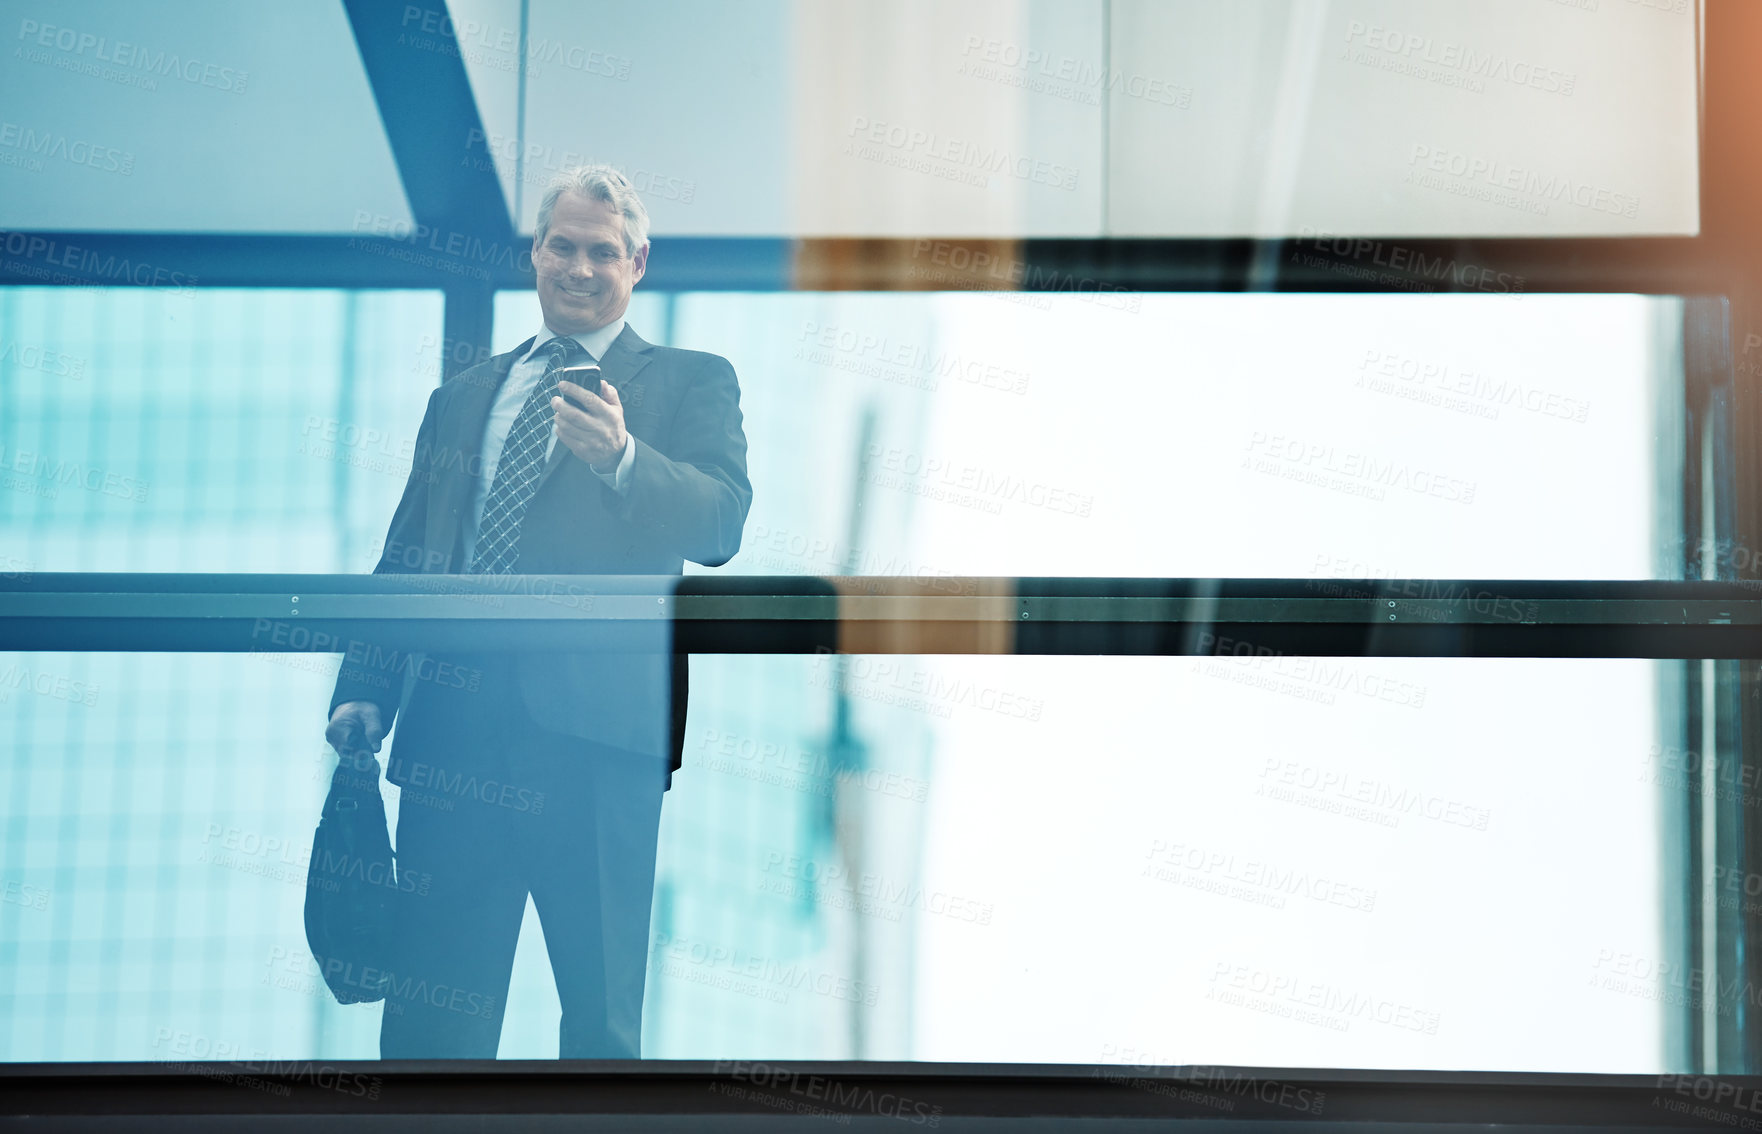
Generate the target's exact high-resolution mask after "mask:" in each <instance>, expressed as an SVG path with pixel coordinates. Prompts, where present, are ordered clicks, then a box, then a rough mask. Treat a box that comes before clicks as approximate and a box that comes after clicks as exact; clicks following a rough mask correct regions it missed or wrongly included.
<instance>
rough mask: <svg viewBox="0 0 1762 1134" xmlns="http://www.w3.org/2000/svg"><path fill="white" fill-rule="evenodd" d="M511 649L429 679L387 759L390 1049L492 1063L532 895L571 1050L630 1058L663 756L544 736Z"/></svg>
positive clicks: (386, 1021) (638, 1024) (461, 662)
mask: <svg viewBox="0 0 1762 1134" xmlns="http://www.w3.org/2000/svg"><path fill="white" fill-rule="evenodd" d="M512 660H513V659H512V657H511V656H509V655H500V656H498V655H474V656H471V657H465V658H455V659H453V665H454V667H455V668H454V669H453V670H452V671H451V672H453V673H468V674H472V675H473V682H472V683H473V685H474V686H475V689H474V690H470V691H467V690H462V689H451V688H446V687H443V686H439V685H434V684H424V683H421V682H419V683H418V685H417V688H416V690H415V691H414V693H413V694H412V696H411V700H410V704H409V706H408V708H407V709H406V710H405V713H404V715H403V716H402V717H401V719H400V720H399V722H398V733H399V734H401V735H397V734H394V737H393V747H392V751H391V754H390V757H389V759H388V762H387V772H388V776H389V778H390V779H391V780H392V781H393V782H394V783H398V784H399V785H400V787H401V788H402V792H401V794H400V798H399V803H398V820H397V837H396V844H395V845H396V850H397V864H398V871H399V878H400V884H401V888H400V891H399V893H398V895H397V899H398V900H397V906H396V914H395V916H394V919H393V920H394V925H395V929H394V933H393V947H392V951H391V956H390V958H389V961H390V965H389V967H390V969H391V972H392V977H391V980H390V983H389V990H388V992H387V995H386V1001H385V1008H384V1012H383V1015H382V1018H381V1025H380V1055H381V1057H382V1058H385V1059H493V1058H495V1056H496V1050H497V1046H498V1044H499V1042H500V1037H501V1030H502V1016H503V1012H504V1010H505V1007H506V1002H507V994H508V984H509V978H510V976H511V974H512V972H513V964H514V948H515V944H516V942H517V941H518V938H519V934H520V925H521V921H522V919H523V917H524V915H525V911H526V899H527V896H528V895H529V894H530V895H531V897H532V901H533V905H534V907H535V908H536V909H537V911H538V917H539V923H540V925H541V926H542V928H543V930H544V940H545V945H546V950H547V952H548V953H549V955H550V962H551V972H552V975H553V977H554V978H555V980H556V986H557V994H558V998H559V999H560V1000H561V1002H562V1008H563V1015H562V1024H561V1028H560V1031H559V1037H558V1041H559V1045H558V1051H559V1054H560V1055H561V1057H562V1058H564V1059H637V1058H640V1057H641V1054H642V1000H643V986H644V978H645V975H646V972H647V967H648V966H647V962H648V946H649V940H648V938H649V914H650V908H651V906H652V903H653V899H654V880H655V853H656V840H657V837H658V832H659V825H660V814H661V799H662V791H663V789H664V786H665V782H666V770H667V769H666V763H665V761H664V760H661V759H657V758H655V757H653V756H646V755H640V754H638V753H634V752H627V751H624V750H621V749H616V748H610V747H607V746H604V745H599V744H595V743H593V742H590V741H586V740H582V739H580V738H578V737H572V736H566V735H563V734H560V733H555V732H549V731H546V730H545V729H542V728H540V727H539V726H538V725H536V724H535V723H534V722H533V721H532V719H531V715H530V714H529V713H528V711H527V710H526V708H525V707H524V705H523V704H522V702H521V699H520V696H519V689H518V688H517V686H516V685H515V683H514V679H513V669H514V666H513V664H512Z"/></svg>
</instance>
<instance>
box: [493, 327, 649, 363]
mask: <svg viewBox="0 0 1762 1134" xmlns="http://www.w3.org/2000/svg"><path fill="white" fill-rule="evenodd" d="M624 327H625V321H624V320H623V319H622V318H618V319H614V320H612V321H611V322H610V323H607V324H606V325H605V326H603V327H601V328H600V329H599V330H597V331H583V332H581V333H580V334H579V335H570V336H569V337H570V338H572V339H574V340H575V341H576V342H578V343H580V344H581V349H582V350H585V351H586V352H587V353H588V354H590V355H592V356H593V360H594V361H595V362H599V361H600V360H602V359H604V358H605V357H606V351H608V350H610V349H611V348H612V343H613V342H615V341H616V340H617V338H618V336H619V335H621V334H623V333H624ZM558 337H560V336H558V335H556V334H555V333H553V332H552V331H551V329H550V328H549V327H547V326H545V325H544V324H543V323H540V324H539V327H538V334H537V335H535V336H533V340H532V349H531V350H529V351H527V352H526V353H525V354H523V355H521V356H520V358H519V362H525V361H526V360H527V359H529V358H531V357H532V356H533V355H535V354H537V353H538V351H539V348H540V347H542V346H544V345H545V344H546V343H548V342H550V341H551V340H552V339H554V338H558Z"/></svg>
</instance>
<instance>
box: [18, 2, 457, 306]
mask: <svg viewBox="0 0 1762 1134" xmlns="http://www.w3.org/2000/svg"><path fill="white" fill-rule="evenodd" d="M443 8H444V6H443ZM407 10H408V11H411V12H418V13H420V11H421V9H419V8H417V7H416V6H414V5H411V6H409V7H408V9H407ZM12 16H13V18H12V19H10V20H9V21H8V23H7V25H6V26H7V29H8V39H9V40H10V47H9V48H8V50H7V65H6V66H5V67H3V68H0V105H4V106H5V107H6V119H5V121H4V123H0V228H7V229H48V230H51V231H55V230H60V231H68V230H72V231H88V232H89V231H99V232H263V233H287V232H306V233H326V232H328V233H346V232H359V231H362V230H363V228H364V227H365V228H367V229H368V230H369V231H373V232H384V231H387V230H388V229H389V230H394V231H400V232H403V231H408V230H409V228H410V226H411V222H412V217H411V214H410V207H409V204H408V203H407V202H406V200H405V197H404V188H403V184H402V182H401V181H400V180H399V177H398V170H397V167H396V165H395V164H394V163H393V161H392V151H391V146H390V144H389V143H388V142H387V140H386V135H385V130H384V128H383V127H382V126H381V125H380V120H379V108H378V106H377V105H376V104H375V102H374V98H373V92H372V90H371V89H370V88H369V86H368V83H367V74H366V72H365V70H364V69H363V67H362V64H361V53H360V51H359V49H358V48H357V47H356V44H355V36H354V33H353V31H351V30H350V27H349V20H348V17H347V15H346V13H345V11H344V9H343V6H342V5H341V4H309V3H297V4H268V5H263V4H251V5H244V4H234V3H230V2H228V0H192V2H190V3H184V4H178V5H176V6H172V7H159V6H154V5H145V4H135V3H130V2H129V0H80V2H79V3H72V4H53V5H50V4H41V5H35V6H34V7H15V8H14V9H13V11H12ZM418 26H419V25H418ZM414 30H415V29H414V28H412V31H414ZM412 39H414V36H413V35H412ZM410 50H412V51H414V50H417V49H416V48H415V47H414V46H412V47H410ZM11 251H13V252H14V254H16V250H15V249H14V250H11ZM186 274H188V272H187V270H186Z"/></svg>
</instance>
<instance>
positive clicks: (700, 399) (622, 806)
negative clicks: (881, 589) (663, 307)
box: [326, 166, 752, 1059]
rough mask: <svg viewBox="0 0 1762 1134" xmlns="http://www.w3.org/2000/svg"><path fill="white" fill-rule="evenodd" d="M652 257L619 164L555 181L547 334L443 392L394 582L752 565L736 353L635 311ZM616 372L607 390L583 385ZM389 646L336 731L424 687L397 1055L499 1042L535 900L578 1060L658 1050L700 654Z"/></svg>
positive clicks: (360, 675)
mask: <svg viewBox="0 0 1762 1134" xmlns="http://www.w3.org/2000/svg"><path fill="white" fill-rule="evenodd" d="M648 254H649V248H648V214H647V212H646V210H645V209H644V208H643V205H642V202H641V200H640V199H639V198H638V197H637V195H636V192H635V191H634V190H633V189H632V188H631V186H630V183H629V181H627V180H626V179H625V178H624V177H623V175H622V174H620V173H618V172H617V171H616V170H615V169H612V168H611V167H609V166H588V167H583V168H579V169H574V170H571V171H569V172H567V173H565V174H564V175H562V176H561V177H559V178H558V179H557V180H556V181H555V182H554V183H553V184H552V185H551V186H550V188H549V189H548V190H547V191H546V192H545V195H544V197H543V199H542V203H541V204H540V207H539V213H538V225H537V232H536V234H535V235H534V237H533V242H532V258H533V266H534V270H535V273H536V275H537V277H538V298H539V306H540V308H541V309H542V311H543V313H544V322H543V325H542V326H541V327H539V328H538V329H537V332H536V333H535V334H534V335H533V337H532V338H530V339H528V340H526V341H525V342H523V343H521V344H520V345H519V346H517V347H515V348H514V349H513V350H512V351H509V352H508V353H506V354H502V355H497V356H496V357H494V358H491V359H488V360H487V361H485V362H483V363H481V364H480V365H478V366H475V367H473V368H471V369H469V370H467V371H465V372H463V373H461V374H459V375H456V376H455V377H453V378H452V379H451V380H449V381H448V382H446V383H445V384H444V385H443V386H441V388H440V389H438V390H436V391H435V392H434V394H433V395H432V396H431V397H430V398H429V401H428V410H427V413H426V414H425V415H424V417H423V420H422V427H421V431H420V433H419V434H418V440H417V446H416V459H415V462H414V467H413V468H412V469H411V473H410V479H409V483H408V484H407V485H406V486H405V489H404V495H403V499H402V500H401V501H400V502H399V504H398V508H397V511H396V513H395V514H394V515H393V517H392V522H391V528H390V530H389V532H388V533H387V535H386V543H385V550H384V552H383V554H382V555H381V557H380V560H379V563H378V565H377V566H376V567H375V568H374V570H375V573H408V572H413V571H420V572H426V573H470V574H483V575H499V574H516V573H517V574H595V573H599V574H619V575H645V574H674V575H676V574H679V573H680V572H681V571H682V570H683V566H684V563H683V561H684V560H686V559H690V560H692V561H694V562H697V563H702V564H706V565H709V566H715V565H718V564H721V563H724V562H726V561H727V560H728V559H729V558H731V557H732V556H733V555H734V553H735V552H736V551H737V550H738V549H739V546H740V537H741V530H742V528H743V526H744V525H745V522H746V516H747V510H748V508H749V506H750V505H751V502H752V487H751V485H750V484H749V482H748V480H747V474H746V437H745V435H744V433H743V432H742V429H741V413H740V389H739V386H738V384H737V382H736V380H735V375H734V370H733V368H732V367H731V366H730V365H729V364H728V362H727V361H726V360H725V359H722V358H719V357H717V356H715V355H712V354H703V353H699V352H696V351H687V350H676V349H673V348H669V347H659V346H651V345H650V344H649V343H646V342H644V341H643V340H642V338H641V337H639V336H638V335H637V333H636V332H635V331H634V330H633V329H631V328H630V327H629V326H628V325H627V324H626V323H625V321H624V312H625V309H626V308H627V307H628V305H629V302H630V293H631V289H632V288H633V287H634V286H635V285H636V283H637V281H639V280H641V279H642V277H643V273H644V270H645V269H646V267H647V264H648ZM593 362H597V363H598V364H599V366H600V367H601V369H602V373H603V381H602V382H601V383H600V385H599V388H598V389H583V388H581V387H578V386H576V385H574V384H573V383H570V382H562V383H560V384H559V380H558V378H557V372H558V371H559V370H560V369H562V368H564V367H568V366H578V365H585V364H589V363H593ZM369 656H370V658H371V662H372V664H354V663H350V664H346V665H345V667H344V669H343V670H342V672H341V673H340V674H339V677H338V681H337V687H336V693H335V695H334V696H333V698H332V701H331V716H330V724H329V728H328V730H327V732H326V736H327V739H329V741H330V742H331V743H332V744H333V745H335V746H337V747H338V749H339V751H340V750H341V749H342V748H344V747H345V746H356V745H359V744H360V743H361V742H362V741H363V740H365V742H366V743H367V744H369V745H370V746H371V747H372V748H373V750H374V751H378V750H379V746H380V742H381V741H382V740H383V739H384V737H385V736H386V734H387V732H388V731H389V730H390V728H391V725H392V719H393V716H394V714H395V713H397V711H398V708H399V702H400V700H402V701H403V702H404V704H403V712H402V716H401V718H400V719H399V722H398V723H399V727H398V735H397V737H396V740H395V743H394V744H393V750H392V752H391V753H390V754H389V757H388V760H387V775H388V778H390V779H391V780H392V781H393V782H394V783H398V784H400V785H402V787H403V796H402V801H401V803H400V806H399V816H398V825H397V840H396V843H397V856H398V866H399V870H400V873H405V872H414V876H415V877H420V878H422V879H423V881H424V883H425V885H424V886H423V887H422V888H420V889H411V890H408V891H401V892H400V893H399V894H398V895H397V900H398V905H397V912H396V915H395V919H394V920H395V922H396V931H395V934H394V936H395V942H394V945H395V947H394V949H393V951H392V955H391V956H390V957H389V958H388V967H389V969H390V973H391V977H390V980H389V982H388V985H387V993H386V1007H385V1011H384V1015H383V1017H382V1024H381V1029H380V1054H381V1055H382V1056H383V1057H385V1058H494V1056H495V1054H496V1047H497V1043H498V1040H499V1037H500V1034H501V1022H502V1012H503V1007H504V1002H505V999H506V995H507V989H508V980H509V975H510V972H511V970H512V966H513V958H514V946H515V942H516V940H517V939H518V936H519V931H520V923H521V918H522V915H523V913H524V911H525V907H526V899H527V895H528V894H530V895H531V896H532V899H533V904H534V906H535V907H536V909H537V911H538V916H539V920H540V923H541V925H542V927H543V929H544V938H545V944H546V946H547V948H548V950H549V953H550V959H551V969H552V973H553V974H554V976H555V978H556V984H557V992H558V994H559V996H560V998H561V1000H562V1006H563V1018H562V1026H561V1033H560V1048H559V1050H560V1053H561V1055H562V1056H563V1057H564V1058H599V1059H607V1058H638V1057H640V1055H641V1022H642V995H643V980H644V975H645V971H646V962H647V946H648V927H649V908H650V904H651V902H652V898H653V888H654V869H655V849H656V836H657V830H658V826H659V822H660V811H661V798H662V792H663V791H664V790H665V788H666V785H667V784H668V782H669V778H670V775H671V771H672V770H673V769H676V768H678V766H679V760H680V751H681V744H680V734H681V731H682V730H681V729H680V728H679V725H680V724H681V723H682V721H683V715H684V696H685V669H684V664H683V659H674V658H672V657H671V656H669V655H668V654H666V653H665V652H661V651H650V652H632V653H623V654H612V653H570V654H558V653H540V652H523V653H518V654H511V653H503V654H495V653H488V652H483V653H475V654H453V655H449V656H448V657H447V658H446V659H443V660H444V662H445V664H446V666H447V668H442V666H440V665H435V664H430V665H427V666H424V667H410V666H408V665H406V666H403V667H401V669H402V670H403V671H407V672H400V671H399V667H397V666H396V665H395V661H393V662H388V658H391V659H395V656H396V655H395V654H388V653H379V652H372V653H370V654H369ZM412 674H413V675H414V676H411V675H412ZM443 674H446V675H450V676H447V677H445V678H444V679H443V678H442V676H441V675H443ZM407 677H408V678H409V680H406V678H407ZM406 687H407V689H406Z"/></svg>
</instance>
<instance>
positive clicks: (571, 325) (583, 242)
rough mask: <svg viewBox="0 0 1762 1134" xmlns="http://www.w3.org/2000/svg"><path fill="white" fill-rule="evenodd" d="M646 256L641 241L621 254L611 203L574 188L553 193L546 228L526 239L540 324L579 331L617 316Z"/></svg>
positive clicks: (618, 220)
mask: <svg viewBox="0 0 1762 1134" xmlns="http://www.w3.org/2000/svg"><path fill="white" fill-rule="evenodd" d="M648 255H649V250H648V245H646V244H645V245H643V246H642V247H641V248H638V249H637V250H636V255H635V256H627V255H625V253H624V217H623V215H622V214H620V213H619V212H618V211H617V210H616V209H614V208H613V207H612V206H611V205H608V204H607V203H606V202H604V201H599V200H595V199H594V198H592V197H584V196H582V195H581V194H580V193H564V194H563V195H562V196H561V197H558V198H557V205H556V208H555V209H553V210H552V212H551V226H550V228H549V229H547V230H546V231H545V233H544V236H543V239H542V240H541V239H540V238H539V237H537V236H535V237H533V240H532V266H533V268H534V270H535V271H536V272H537V273H538V305H539V307H540V308H542V309H543V310H544V316H545V326H547V327H549V328H550V329H551V331H552V332H553V333H555V334H559V335H579V334H581V333H582V332H584V331H597V330H599V329H600V328H601V327H604V326H605V325H606V324H608V323H610V322H612V321H613V320H615V319H618V318H621V317H622V316H623V314H624V309H625V308H626V307H629V306H630V290H631V289H632V288H634V287H635V286H636V281H637V280H640V279H641V278H642V273H643V270H644V269H645V268H646V267H647V266H648Z"/></svg>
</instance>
